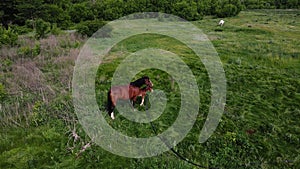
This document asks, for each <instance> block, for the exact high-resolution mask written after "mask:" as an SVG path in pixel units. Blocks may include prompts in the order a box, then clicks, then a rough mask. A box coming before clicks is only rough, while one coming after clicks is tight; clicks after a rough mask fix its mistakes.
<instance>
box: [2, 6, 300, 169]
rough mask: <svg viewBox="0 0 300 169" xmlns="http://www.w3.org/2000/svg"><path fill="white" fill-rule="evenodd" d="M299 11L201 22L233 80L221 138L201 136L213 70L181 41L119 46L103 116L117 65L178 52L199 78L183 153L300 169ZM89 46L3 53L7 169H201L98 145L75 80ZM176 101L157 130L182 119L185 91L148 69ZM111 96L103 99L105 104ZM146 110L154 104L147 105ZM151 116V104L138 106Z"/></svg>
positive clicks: (26, 46)
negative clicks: (84, 120)
mask: <svg viewBox="0 0 300 169" xmlns="http://www.w3.org/2000/svg"><path fill="white" fill-rule="evenodd" d="M298 13H299V11H297V10H296V11H293V12H290V11H289V12H286V11H282V12H278V11H277V12H274V11H272V10H267V11H264V10H259V11H245V12H241V13H240V14H239V15H238V16H236V17H231V18H226V19H225V25H224V27H222V28H220V27H218V26H217V23H218V19H217V18H211V17H207V18H204V19H203V20H201V21H195V22H193V23H194V24H195V25H197V26H198V27H199V28H201V29H202V30H203V31H204V32H205V33H206V34H207V35H208V37H209V38H210V40H211V41H212V43H213V44H214V46H215V48H216V50H217V52H218V53H219V57H220V58H221V60H222V62H223V66H224V70H225V73H226V79H227V102H226V107H225V112H224V115H223V116H222V119H221V121H220V123H219V126H218V128H217V130H216V131H215V133H214V134H213V135H212V136H211V137H210V138H209V139H208V140H207V142H205V143H203V144H199V142H198V137H199V133H200V130H201V128H202V126H203V123H204V121H205V119H206V115H207V113H208V109H209V103H210V95H211V93H210V83H209V78H208V76H207V73H206V70H205V67H204V66H203V64H202V63H201V62H200V61H197V59H196V58H197V56H195V55H194V53H193V52H192V51H190V49H189V48H187V47H186V46H184V45H183V44H182V43H180V42H178V41H176V40H174V39H170V38H168V37H165V36H159V35H151V34H145V35H141V36H134V37H131V38H129V39H126V40H124V41H122V42H120V43H119V44H117V45H116V46H115V47H114V48H113V49H112V50H111V52H110V55H109V57H108V59H107V60H106V61H105V62H104V63H103V64H101V66H100V67H99V71H98V76H97V79H96V80H95V84H96V91H95V92H96V95H97V96H98V97H97V99H98V100H97V102H98V105H99V108H100V109H103V108H104V106H105V103H106V100H105V95H106V91H107V90H108V88H109V85H110V82H111V77H112V75H113V72H114V71H115V68H116V67H117V66H118V64H119V63H120V62H121V61H122V59H123V58H124V57H126V56H127V55H128V54H130V53H131V52H135V51H138V50H140V49H143V48H147V47H159V48H163V49H165V50H169V51H172V52H174V53H176V54H177V55H179V56H180V57H181V58H182V60H183V61H184V62H186V63H187V65H188V66H189V67H190V69H191V70H192V71H193V74H194V75H195V76H196V77H197V79H196V80H197V83H198V87H199V92H200V93H201V95H200V97H201V98H200V100H201V105H200V108H199V115H198V117H197V119H196V123H195V124H194V127H193V128H192V130H191V131H190V132H189V134H188V135H187V136H186V138H185V139H184V140H183V141H182V142H180V143H179V144H178V145H177V146H176V147H175V150H176V151H177V152H179V153H180V154H182V155H183V156H184V157H186V158H188V159H189V160H191V161H193V162H196V163H199V164H201V165H203V166H206V167H207V168H209V167H215V168H298V167H299V166H300V158H299V150H300V147H299V141H300V140H299V134H300V126H299V122H298V119H299V118H300V105H299V103H300V80H299V79H300V72H299V70H300V69H299V68H300V62H299V53H300V49H299V48H298V46H299V40H298V39H299V38H300V37H299V28H300V25H299V23H300V22H299V18H298V17H295V16H297V15H298ZM84 41H85V39H82V38H81V37H79V36H76V35H74V34H65V35H58V36H49V37H47V38H46V39H41V40H39V41H36V40H33V39H31V38H30V37H26V36H25V37H22V38H20V41H19V42H18V43H19V46H16V47H12V48H8V47H5V46H4V47H2V48H1V50H0V54H1V58H0V61H1V62H0V64H1V67H0V101H1V102H0V117H1V118H0V124H1V125H0V128H1V131H2V132H1V133H0V139H1V142H0V151H1V155H0V168H178V169H179V168H195V166H192V165H190V164H188V163H186V162H183V161H181V160H179V159H178V158H177V157H176V156H174V154H172V152H170V151H169V152H165V153H163V154H161V155H159V156H156V157H151V158H145V159H129V158H125V157H120V156H117V155H114V154H111V153H109V152H107V151H105V150H103V149H102V148H101V147H99V146H97V145H96V144H95V143H93V140H92V139H91V138H89V137H88V136H87V135H86V134H85V132H84V130H83V128H82V127H81V126H80V124H79V122H78V120H77V118H76V115H75V114H74V110H73V105H72V100H71V90H72V89H71V79H72V72H73V66H74V61H75V59H76V57H77V55H78V53H79V51H80V47H81V45H82V44H83V43H84ZM142 74H147V75H148V76H150V77H151V80H152V81H153V83H154V84H155V89H160V90H164V91H165V92H166V95H167V97H168V99H169V100H168V104H167V106H166V110H165V111H164V113H163V115H162V116H161V117H160V118H158V119H157V120H155V121H154V122H153V124H154V125H155V127H156V128H157V130H158V132H163V131H165V130H166V129H167V128H168V126H170V125H171V124H172V123H173V122H174V120H175V119H176V117H177V114H178V105H179V104H178V103H180V91H179V89H178V87H177V84H176V83H174V84H172V79H171V78H169V75H168V74H166V73H164V72H162V71H159V70H152V69H151V70H146V71H143V72H141V73H140V74H138V75H137V76H140V75H142ZM101 98H102V99H101ZM146 106H149V103H147V102H146ZM137 108H138V109H140V110H144V109H145V108H146V107H144V108H143V107H137ZM116 115H117V116H116V117H117V119H116V120H115V121H113V122H112V121H111V120H110V119H109V117H107V116H106V118H107V120H108V122H109V124H110V125H111V126H112V127H113V128H114V129H116V130H118V131H120V132H122V133H124V134H127V135H130V136H133V137H149V136H154V135H155V133H154V132H153V130H152V129H151V126H150V125H149V124H138V123H134V122H131V121H129V120H127V119H126V118H124V117H122V116H121V115H120V114H118V112H116Z"/></svg>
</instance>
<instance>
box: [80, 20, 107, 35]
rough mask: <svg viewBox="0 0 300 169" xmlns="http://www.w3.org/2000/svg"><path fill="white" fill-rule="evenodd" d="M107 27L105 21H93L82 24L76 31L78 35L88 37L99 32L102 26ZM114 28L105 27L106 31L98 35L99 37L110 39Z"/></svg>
mask: <svg viewBox="0 0 300 169" xmlns="http://www.w3.org/2000/svg"><path fill="white" fill-rule="evenodd" d="M104 25H105V22H104V21H100V20H93V21H85V22H81V23H80V24H79V25H78V26H77V27H76V30H77V32H78V33H80V34H81V35H86V36H89V37H90V36H92V35H93V34H94V33H95V32H97V31H98V30H99V29H100V28H101V27H102V26H104ZM111 30H112V28H111V27H108V26H105V27H104V30H102V31H101V32H102V33H101V32H100V33H99V32H98V33H97V36H98V37H108V36H109V34H110V32H111Z"/></svg>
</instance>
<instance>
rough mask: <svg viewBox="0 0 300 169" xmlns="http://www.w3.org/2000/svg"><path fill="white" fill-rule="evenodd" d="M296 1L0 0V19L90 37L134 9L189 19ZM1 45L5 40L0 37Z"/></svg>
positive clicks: (19, 29) (17, 26) (21, 27)
mask: <svg viewBox="0 0 300 169" xmlns="http://www.w3.org/2000/svg"><path fill="white" fill-rule="evenodd" d="M299 3H300V2H299V1H298V0H243V1H240V0H201V1H199V0H155V1H154V0H2V1H1V3H0V17H1V21H0V22H1V26H3V27H4V28H5V29H8V28H9V27H11V28H12V30H13V31H14V32H15V33H18V34H24V33H27V32H31V31H32V30H34V31H35V32H36V34H37V35H36V37H37V38H40V37H43V36H44V35H45V34H47V33H48V32H49V31H50V30H52V31H54V32H57V30H59V29H63V30H69V29H76V30H79V31H80V33H82V34H83V35H87V36H91V33H90V32H95V26H97V28H96V30H97V29H98V28H99V27H101V26H103V24H104V23H102V22H103V21H109V20H114V19H117V18H119V17H122V16H126V15H129V14H132V13H135V12H164V13H168V14H174V15H177V16H179V17H182V18H184V19H186V20H189V21H192V20H199V19H202V18H203V16H207V15H215V16H218V17H229V16H236V15H237V14H238V13H239V12H240V11H241V10H243V9H258V8H276V9H279V8H280V9H282V8H288V9H291V8H292V9H297V8H299V7H300V4H299ZM95 22H97V23H101V24H100V25H95ZM0 33H1V32H0ZM0 35H1V36H3V35H2V33H1V34H0ZM1 44H7V42H6V41H3V39H0V45H1Z"/></svg>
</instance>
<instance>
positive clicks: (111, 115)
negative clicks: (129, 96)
mask: <svg viewBox="0 0 300 169" xmlns="http://www.w3.org/2000/svg"><path fill="white" fill-rule="evenodd" d="M110 117H111V119H113V120H114V119H115V116H114V113H113V112H112V113H111V114H110Z"/></svg>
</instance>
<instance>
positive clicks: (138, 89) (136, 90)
mask: <svg viewBox="0 0 300 169" xmlns="http://www.w3.org/2000/svg"><path fill="white" fill-rule="evenodd" d="M152 87H153V84H152V82H151V81H150V79H149V77H147V76H144V77H142V78H140V79H138V80H136V81H134V82H131V83H130V84H129V85H120V86H113V87H111V88H110V90H109V91H108V93H107V107H106V109H107V111H108V114H109V116H110V117H111V118H112V119H114V118H115V117H114V112H113V111H114V108H115V107H116V105H117V101H118V100H119V99H123V100H130V101H132V107H133V106H134V104H135V102H136V98H137V97H138V96H141V97H142V102H141V104H140V105H143V104H144V98H145V96H146V92H147V91H151V92H152V90H153V89H152Z"/></svg>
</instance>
